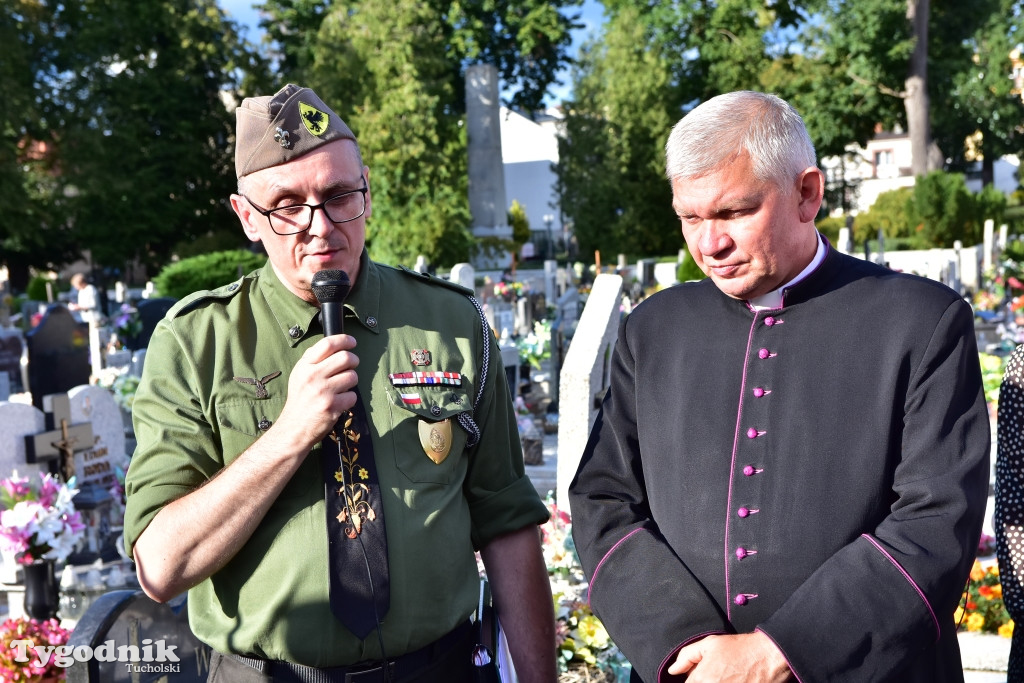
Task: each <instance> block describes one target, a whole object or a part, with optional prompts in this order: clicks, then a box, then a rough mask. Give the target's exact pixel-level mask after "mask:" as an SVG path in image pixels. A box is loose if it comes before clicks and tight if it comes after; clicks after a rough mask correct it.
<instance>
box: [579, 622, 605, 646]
mask: <svg viewBox="0 0 1024 683" xmlns="http://www.w3.org/2000/svg"><path fill="white" fill-rule="evenodd" d="M579 632H580V635H581V636H582V637H583V642H584V643H586V644H587V646H588V647H590V648H592V649H594V650H603V649H605V648H606V647H608V644H609V642H610V638H609V637H608V631H605V630H604V624H602V623H601V620H600V619H598V618H597V617H595V616H594V615H593V614H588V615H587V616H585V617H582V618H581V619H580V621H579Z"/></svg>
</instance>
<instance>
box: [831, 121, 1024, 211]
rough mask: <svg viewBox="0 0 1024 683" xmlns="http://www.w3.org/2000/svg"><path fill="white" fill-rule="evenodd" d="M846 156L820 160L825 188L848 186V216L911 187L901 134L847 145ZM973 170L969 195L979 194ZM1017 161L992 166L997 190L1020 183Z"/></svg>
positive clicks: (905, 143)
mask: <svg viewBox="0 0 1024 683" xmlns="http://www.w3.org/2000/svg"><path fill="white" fill-rule="evenodd" d="M846 149H847V153H846V156H845V157H843V158H842V159H840V158H839V157H827V158H824V159H821V160H820V165H821V168H822V170H823V171H825V177H826V183H827V185H828V187H830V188H831V187H836V186H838V185H839V184H840V183H842V182H843V181H845V182H846V183H848V184H849V185H850V190H849V192H848V194H847V204H848V206H849V207H850V208H849V213H850V214H852V215H857V214H858V213H860V212H861V211H867V210H868V209H869V208H871V205H872V204H874V203H875V200H876V199H878V195H880V194H882V193H883V192H888V191H889V190H895V189H898V188H901V187H913V185H914V176H913V174H912V172H911V170H910V169H911V151H910V135H909V134H908V133H905V132H903V131H900V130H897V131H895V132H879V133H877V134H876V135H875V137H874V138H872V139H871V140H869V141H868V144H867V147H866V148H861V147H860V146H859V145H850V146H849V147H847V148H846ZM975 166H976V168H975V169H972V170H971V171H969V172H968V173H967V187H968V189H970V190H971V191H972V192H978V191H980V190H981V162H975ZM1019 172H1020V160H1019V159H1018V158H1017V157H1015V156H1012V155H1011V156H1005V157H1002V158H1001V159H998V160H996V162H995V164H994V165H993V173H994V181H993V184H994V185H995V187H996V189H998V190H1000V191H1001V192H1003V193H1004V194H1010V193H1011V192H1013V191H1014V190H1016V189H1017V185H1018V183H1019V182H1020V177H1019ZM830 213H832V215H841V213H842V212H841V209H840V207H838V206H833V207H831V211H830Z"/></svg>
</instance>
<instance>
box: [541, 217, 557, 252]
mask: <svg viewBox="0 0 1024 683" xmlns="http://www.w3.org/2000/svg"><path fill="white" fill-rule="evenodd" d="M554 222H555V217H554V216H552V215H551V214H550V213H546V214H544V225H545V226H546V227H547V229H548V259H549V260H550V259H553V258H555V242H554V240H553V239H552V238H551V224H552V223H554Z"/></svg>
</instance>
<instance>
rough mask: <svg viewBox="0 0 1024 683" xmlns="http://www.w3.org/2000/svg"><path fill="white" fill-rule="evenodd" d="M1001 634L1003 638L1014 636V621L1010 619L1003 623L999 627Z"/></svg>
mask: <svg viewBox="0 0 1024 683" xmlns="http://www.w3.org/2000/svg"><path fill="white" fill-rule="evenodd" d="M999 635H1001V636H1002V637H1003V638H1012V637H1013V622H1012V621H1008V622H1006V623H1005V624H1003V625H1002V626H1000V627H999Z"/></svg>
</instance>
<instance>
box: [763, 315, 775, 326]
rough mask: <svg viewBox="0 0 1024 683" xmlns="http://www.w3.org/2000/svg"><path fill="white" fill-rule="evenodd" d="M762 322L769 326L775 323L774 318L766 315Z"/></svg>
mask: <svg viewBox="0 0 1024 683" xmlns="http://www.w3.org/2000/svg"><path fill="white" fill-rule="evenodd" d="M764 324H765V325H767V326H768V327H771V326H772V325H774V324H775V318H773V317H771V316H768V317H767V318H765V319H764Z"/></svg>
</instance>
